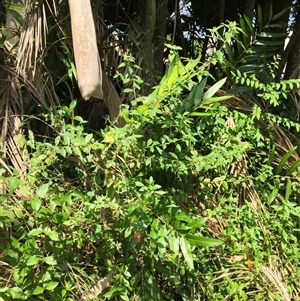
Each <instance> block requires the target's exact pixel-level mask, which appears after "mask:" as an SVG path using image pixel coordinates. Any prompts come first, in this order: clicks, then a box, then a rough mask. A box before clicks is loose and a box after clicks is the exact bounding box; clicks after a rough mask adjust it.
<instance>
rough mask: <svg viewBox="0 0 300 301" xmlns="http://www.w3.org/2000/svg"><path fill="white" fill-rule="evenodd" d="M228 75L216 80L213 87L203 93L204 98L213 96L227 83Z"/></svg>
mask: <svg viewBox="0 0 300 301" xmlns="http://www.w3.org/2000/svg"><path fill="white" fill-rule="evenodd" d="M226 80H227V77H225V78H223V79H221V80H219V81H218V82H216V83H215V84H214V85H213V86H212V87H210V88H209V89H208V90H207V91H206V92H205V93H204V95H203V100H206V99H208V98H211V97H212V96H214V95H215V93H216V92H217V91H218V90H219V89H220V88H221V87H222V86H223V85H224V84H225V82H226Z"/></svg>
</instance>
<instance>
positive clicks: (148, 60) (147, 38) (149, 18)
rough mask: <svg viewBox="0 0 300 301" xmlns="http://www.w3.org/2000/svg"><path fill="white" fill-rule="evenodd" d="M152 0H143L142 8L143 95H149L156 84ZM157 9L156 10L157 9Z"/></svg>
mask: <svg viewBox="0 0 300 301" xmlns="http://www.w3.org/2000/svg"><path fill="white" fill-rule="evenodd" d="M150 2H151V1H148V0H143V5H141V9H142V10H143V11H142V12H141V14H140V15H142V16H143V25H142V26H143V30H144V38H143V40H142V54H143V60H142V66H141V68H142V79H143V81H144V84H143V85H142V89H141V93H142V95H148V94H150V93H151V92H152V88H153V87H154V85H155V76H154V58H155V57H154V53H155V48H154V43H153V37H154V28H155V27H154V26H153V25H154V24H153V18H155V16H154V15H153V13H154V10H153V8H152V7H151V6H150ZM155 11H156V10H155Z"/></svg>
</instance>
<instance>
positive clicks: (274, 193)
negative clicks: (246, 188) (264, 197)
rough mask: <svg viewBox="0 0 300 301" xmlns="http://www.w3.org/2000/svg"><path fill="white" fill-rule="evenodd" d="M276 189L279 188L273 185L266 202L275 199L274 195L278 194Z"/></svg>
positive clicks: (271, 201)
mask: <svg viewBox="0 0 300 301" xmlns="http://www.w3.org/2000/svg"><path fill="white" fill-rule="evenodd" d="M278 191H279V188H278V187H274V189H273V191H272V193H271V194H270V196H269V198H268V204H271V203H273V201H274V200H275V199H276V197H277V196H278Z"/></svg>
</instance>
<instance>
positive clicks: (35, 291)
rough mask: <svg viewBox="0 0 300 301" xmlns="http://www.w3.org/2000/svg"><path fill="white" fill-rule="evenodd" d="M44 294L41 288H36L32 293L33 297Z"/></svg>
mask: <svg viewBox="0 0 300 301" xmlns="http://www.w3.org/2000/svg"><path fill="white" fill-rule="evenodd" d="M43 292H44V288H43V287H41V286H37V287H36V288H35V289H34V291H33V293H32V294H33V295H40V294H42V293H43Z"/></svg>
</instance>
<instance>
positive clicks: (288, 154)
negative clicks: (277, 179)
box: [276, 146, 297, 174]
mask: <svg viewBox="0 0 300 301" xmlns="http://www.w3.org/2000/svg"><path fill="white" fill-rule="evenodd" d="M296 149H297V146H294V147H292V148H291V149H290V150H289V151H288V152H287V153H286V154H285V155H284V156H283V157H282V159H281V161H280V162H279V164H278V167H277V169H276V174H279V173H280V172H281V171H282V169H283V167H284V165H285V164H286V162H287V160H288V159H289V158H290V157H291V156H292V154H293V153H294V152H295V151H296Z"/></svg>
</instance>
